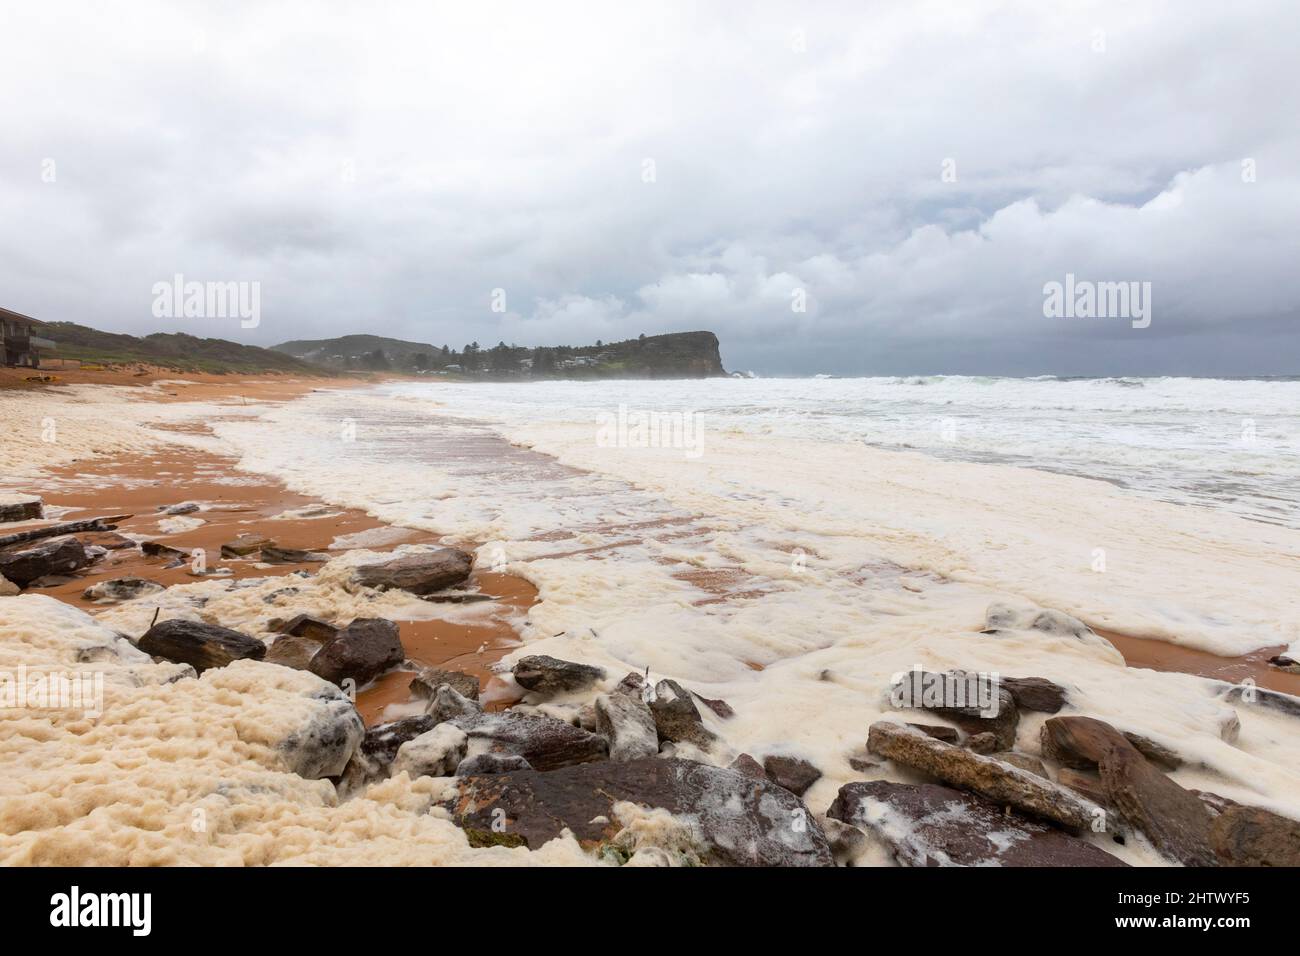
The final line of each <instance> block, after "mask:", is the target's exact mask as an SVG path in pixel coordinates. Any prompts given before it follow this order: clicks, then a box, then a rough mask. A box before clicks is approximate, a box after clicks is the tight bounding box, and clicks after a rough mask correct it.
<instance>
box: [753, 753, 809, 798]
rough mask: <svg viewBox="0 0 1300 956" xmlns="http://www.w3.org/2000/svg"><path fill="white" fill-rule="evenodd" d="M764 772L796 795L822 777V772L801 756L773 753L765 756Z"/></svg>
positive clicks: (798, 795)
mask: <svg viewBox="0 0 1300 956" xmlns="http://www.w3.org/2000/svg"><path fill="white" fill-rule="evenodd" d="M763 772H764V773H766V774H767V779H769V780H771V781H772V782H773V783H774V784H776V785H777V786H778V787H785V789H787V790H789V791H790V792H791V793H793V794H794V795H795V796H796V797H802V796H803V795H804V794H805V793H807V792H808V788H809V787H811V786H812V785H813V784H814V783H816V782H817V781H818V780H820V779H821V778H822V772H821V771H820V770H818V769H817V768H816V767H814V766H813V765H812V764H810V763H809V762H808V761H807V760H804V759H802V758H801V757H789V756H784V755H780V754H772V755H769V756H767V757H764V758H763Z"/></svg>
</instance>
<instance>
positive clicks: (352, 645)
mask: <svg viewBox="0 0 1300 956" xmlns="http://www.w3.org/2000/svg"><path fill="white" fill-rule="evenodd" d="M405 659H406V651H405V650H403V649H402V641H401V638H400V637H399V636H398V628H397V625H396V624H394V623H393V622H392V621H386V620H384V619H383V618H379V617H362V618H357V619H356V620H355V621H353V622H352V623H351V624H349V625H348V626H347V627H345V628H343V629H342V630H340V631H339V632H338V633H337V634H336V635H335V636H334V639H333V640H332V641H330V642H329V643H328V644H326V645H325V646H324V647H322V648H321V649H320V650H319V651H318V652H317V653H316V656H315V657H313V658H312V659H311V665H310V667H309V670H310V671H311V672H312V673H313V674H316V675H317V676H319V677H323V678H325V680H327V681H330V682H331V683H334V684H339V685H341V684H342V683H343V681H345V680H349V679H350V680H352V681H355V682H356V685H357V686H358V687H360V686H362V685H363V684H368V683H369V682H370V681H372V680H374V679H375V678H376V677H378V676H379V675H380V674H382V673H383V672H384V671H386V670H389V669H390V668H393V667H396V666H397V665H398V664H400V663H402V661H403V660H405Z"/></svg>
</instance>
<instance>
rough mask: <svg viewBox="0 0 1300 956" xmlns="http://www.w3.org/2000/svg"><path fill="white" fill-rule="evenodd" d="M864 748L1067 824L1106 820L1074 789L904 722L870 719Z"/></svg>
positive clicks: (1085, 825)
mask: <svg viewBox="0 0 1300 956" xmlns="http://www.w3.org/2000/svg"><path fill="white" fill-rule="evenodd" d="M867 748H868V749H869V750H870V751H871V752H872V753H874V754H878V755H879V756H882V757H888V758H889V759H890V760H892V761H894V762H895V763H899V764H902V765H904V766H907V767H912V768H913V769H915V770H921V771H924V772H925V773H928V774H930V775H931V776H933V777H937V778H938V779H940V780H942V781H944V782H945V783H949V784H952V785H953V786H956V787H961V788H963V789H965V790H971V791H974V792H975V793H978V794H980V795H981V796H984V797H987V798H988V799H990V800H993V801H995V802H996V803H999V804H1006V805H1009V806H1011V807H1014V808H1015V809H1017V810H1020V811H1021V812H1023V813H1025V814H1026V815H1030V816H1036V817H1042V818H1043V819H1045V820H1051V821H1052V822H1053V823H1057V824H1060V825H1061V826H1063V827H1066V828H1067V829H1070V830H1090V829H1093V828H1094V827H1096V826H1098V825H1104V823H1105V822H1106V817H1105V811H1104V810H1102V809H1101V808H1100V807H1098V806H1097V805H1096V804H1093V803H1089V802H1088V801H1087V800H1084V799H1083V798H1081V797H1080V796H1078V795H1077V794H1076V793H1074V792H1073V791H1072V790H1067V789H1065V788H1064V787H1060V786H1057V785H1056V784H1054V783H1052V782H1051V781H1050V780H1044V779H1043V778H1041V777H1039V776H1037V775H1036V774H1032V773H1029V772H1027V771H1024V770H1021V769H1020V768H1019V767H1013V766H1012V765H1011V764H1008V763H1003V762H1002V761H1000V760H994V759H993V758H991V757H982V756H980V755H979V754H975V753H971V752H970V751H969V750H966V749H963V748H961V747H954V746H953V745H952V744H946V743H944V742H943V741H941V740H935V739H934V738H933V737H929V736H927V735H926V734H923V733H921V731H919V730H913V729H912V728H911V727H907V726H904V725H902V724H894V723H889V722H887V721H878V722H877V723H874V724H872V725H871V730H870V732H869V735H868V738H867Z"/></svg>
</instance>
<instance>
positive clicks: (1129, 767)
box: [1098, 721, 1217, 866]
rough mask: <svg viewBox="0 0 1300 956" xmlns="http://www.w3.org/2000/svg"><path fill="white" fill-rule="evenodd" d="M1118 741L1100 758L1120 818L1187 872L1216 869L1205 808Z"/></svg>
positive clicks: (1190, 794) (1107, 791) (1124, 743)
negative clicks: (1144, 835) (1181, 865)
mask: <svg viewBox="0 0 1300 956" xmlns="http://www.w3.org/2000/svg"><path fill="white" fill-rule="evenodd" d="M1098 723H1100V721H1098ZM1111 731H1112V733H1117V732H1116V731H1115V730H1114V728H1111ZM1119 739H1120V740H1121V741H1122V742H1123V743H1122V744H1118V743H1117V744H1116V745H1114V746H1112V747H1111V748H1110V749H1108V750H1107V751H1106V752H1105V753H1104V754H1103V755H1102V757H1101V763H1100V764H1099V769H1100V771H1101V784H1102V787H1103V788H1104V789H1105V791H1106V795H1107V796H1108V797H1109V798H1110V802H1111V803H1112V804H1113V805H1114V806H1115V809H1116V810H1118V811H1119V814H1120V816H1121V817H1122V818H1123V819H1124V820H1126V821H1127V822H1128V823H1130V824H1132V825H1133V826H1135V827H1137V828H1138V829H1139V830H1141V831H1142V832H1143V833H1145V834H1146V835H1147V838H1148V839H1149V840H1150V841H1151V842H1152V844H1154V845H1155V847H1156V849H1158V850H1160V852H1162V853H1164V854H1165V855H1166V856H1169V857H1171V858H1173V859H1175V860H1177V861H1178V862H1180V863H1182V864H1183V865H1184V866H1213V865H1214V864H1215V863H1216V862H1217V860H1216V857H1215V854H1214V850H1213V849H1212V848H1211V844H1210V824H1211V822H1212V818H1211V816H1210V812H1209V810H1207V809H1206V807H1205V804H1203V803H1202V802H1201V801H1200V800H1199V799H1198V798H1197V796H1196V795H1195V794H1193V793H1191V792H1189V791H1187V790H1184V789H1183V788H1182V787H1180V786H1179V785H1178V784H1176V783H1174V782H1173V781H1172V780H1170V779H1169V778H1168V777H1166V776H1165V775H1164V774H1163V773H1161V772H1160V771H1159V770H1157V769H1156V768H1155V767H1153V766H1152V765H1151V764H1150V763H1148V762H1147V759H1146V758H1145V757H1144V756H1142V754H1140V753H1139V752H1138V751H1137V749H1136V748H1135V747H1133V745H1132V744H1130V743H1129V742H1128V741H1127V740H1124V738H1123V736H1122V735H1121V736H1120V737H1119Z"/></svg>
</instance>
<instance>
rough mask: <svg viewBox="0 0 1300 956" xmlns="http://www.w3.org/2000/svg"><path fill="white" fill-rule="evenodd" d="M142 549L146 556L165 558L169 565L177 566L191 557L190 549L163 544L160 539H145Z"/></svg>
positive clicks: (141, 544)
mask: <svg viewBox="0 0 1300 956" xmlns="http://www.w3.org/2000/svg"><path fill="white" fill-rule="evenodd" d="M140 550H141V551H142V552H143V553H144V555H145V557H149V558H163V559H164V560H166V561H168V562H169V563H168V565H167V567H169V568H171V567H177V566H179V565H182V564H185V563H186V562H187V561H189V559H190V555H189V552H188V551H182V550H180V549H179V548H173V547H172V546H171V545H168V544H162V543H160V542H158V541H143V542H141V543H140Z"/></svg>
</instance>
